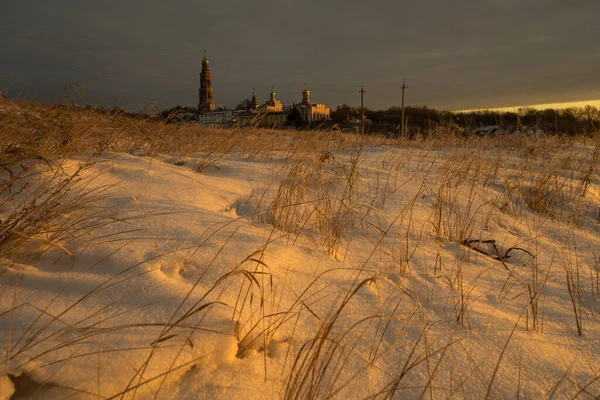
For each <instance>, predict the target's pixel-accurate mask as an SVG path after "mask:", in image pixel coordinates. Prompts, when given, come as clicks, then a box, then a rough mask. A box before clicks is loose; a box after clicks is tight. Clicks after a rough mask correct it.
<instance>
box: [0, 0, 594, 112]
mask: <svg viewBox="0 0 600 400" xmlns="http://www.w3.org/2000/svg"><path fill="white" fill-rule="evenodd" d="M403 3H407V2H401V1H397V0H394V1H371V2H367V1H364V0H360V1H355V0H344V1H341V0H330V1H323V0H320V1H317V0H303V1H297V0H295V1H294V0H280V1H274V0H273V1H271V0H264V1H257V2H249V1H245V0H244V1H242V0H215V1H213V2H209V1H168V2H167V1H156V0H148V1H144V2H141V1H123V0H121V1H96V2H91V1H81V0H76V1H75V0H72V1H68V0H62V1H54V2H46V1H43V2H42V1H31V0H30V1H27V0H20V1H13V2H7V1H4V2H2V3H1V4H0V89H4V90H5V91H7V92H8V93H9V94H11V95H16V93H18V92H19V91H21V90H22V91H23V93H24V95H25V96H26V97H31V96H33V95H34V94H36V95H37V96H38V98H39V99H40V100H42V101H51V100H53V99H55V98H56V97H57V96H58V93H59V92H60V89H61V88H62V87H63V86H64V84H65V83H67V82H76V83H79V84H81V85H83V86H85V87H86V92H85V94H84V95H83V100H85V101H89V102H99V101H102V102H103V103H104V104H106V105H115V104H119V105H122V106H126V107H128V108H132V109H135V108H140V107H142V106H143V105H145V104H147V103H148V102H156V103H158V105H159V106H160V107H167V106H171V105H175V104H182V105H194V104H195V103H196V102H197V89H196V88H197V86H198V73H199V69H200V60H201V59H202V56H203V49H205V48H206V49H207V50H208V55H209V59H210V61H211V68H212V71H213V87H214V90H215V95H214V97H215V101H216V102H217V103H218V104H223V105H228V106H234V105H235V104H236V103H237V102H238V101H239V100H241V99H242V98H245V97H248V96H249V95H250V94H251V91H252V88H253V87H256V88H257V91H258V94H259V97H260V100H261V101H264V100H266V99H267V97H268V92H269V90H270V87H271V85H274V86H275V88H276V91H277V93H278V97H279V98H280V99H281V100H283V101H284V103H286V104H291V103H292V102H293V101H299V100H300V91H301V90H302V87H303V83H304V82H308V87H309V88H310V89H311V91H312V95H313V98H314V99H315V100H317V101H320V102H325V103H327V104H328V105H330V106H332V107H335V105H337V104H341V103H350V104H357V103H358V102H359V100H358V99H359V97H358V90H359V88H360V85H364V86H365V89H366V90H367V95H366V100H367V103H368V105H369V106H371V107H373V108H382V107H387V106H389V105H392V104H397V103H398V102H399V100H398V99H399V93H400V91H399V89H398V85H399V83H400V82H401V81H402V77H403V76H406V78H407V81H408V83H409V85H410V89H409V92H408V93H407V94H408V96H409V97H408V98H409V103H411V104H427V105H429V106H432V107H439V108H450V109H456V108H475V107H494V106H505V105H514V104H532V103H544V102H561V101H572V100H585V99H592V98H600V74H599V73H598V72H599V71H600V48H599V47H600V45H599V44H598V42H597V38H598V37H599V36H600V22H599V21H600V19H599V18H598V15H600V2H597V1H595V0H588V1H583V0H579V1H569V2H566V1H564V0H560V1H558V0H525V1H524V0H521V1H515V0H504V1H487V0H477V1H476V0H470V1H461V2H449V1H447V0H430V1H419V2H410V3H411V4H403ZM101 77H106V78H104V79H99V78H101Z"/></svg>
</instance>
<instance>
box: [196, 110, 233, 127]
mask: <svg viewBox="0 0 600 400" xmlns="http://www.w3.org/2000/svg"><path fill="white" fill-rule="evenodd" d="M198 122H199V123H200V124H202V125H227V124H230V123H231V122H233V111H232V110H222V111H211V112H205V113H201V114H198Z"/></svg>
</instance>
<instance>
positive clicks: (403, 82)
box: [401, 79, 408, 137]
mask: <svg viewBox="0 0 600 400" xmlns="http://www.w3.org/2000/svg"><path fill="white" fill-rule="evenodd" d="M401 88H402V137H404V128H405V124H404V90H405V89H408V86H406V79H402V86H401Z"/></svg>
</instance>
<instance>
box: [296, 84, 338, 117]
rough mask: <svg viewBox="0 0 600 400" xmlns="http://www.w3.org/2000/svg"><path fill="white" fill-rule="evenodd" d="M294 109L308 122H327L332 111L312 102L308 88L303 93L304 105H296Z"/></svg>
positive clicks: (323, 105)
mask: <svg viewBox="0 0 600 400" xmlns="http://www.w3.org/2000/svg"><path fill="white" fill-rule="evenodd" d="M294 108H295V109H296V111H297V112H298V114H299V115H300V118H301V119H302V120H303V121H306V122H313V121H327V120H328V119H329V118H330V114H331V110H330V109H329V107H326V106H325V104H319V103H312V102H311V101H310V91H309V90H308V89H306V88H304V90H303V91H302V103H300V104H296V105H294Z"/></svg>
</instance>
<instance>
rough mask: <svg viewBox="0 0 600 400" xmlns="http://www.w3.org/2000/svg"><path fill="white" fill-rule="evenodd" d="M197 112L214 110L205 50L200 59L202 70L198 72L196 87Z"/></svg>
mask: <svg viewBox="0 0 600 400" xmlns="http://www.w3.org/2000/svg"><path fill="white" fill-rule="evenodd" d="M198 97H199V99H198V112H200V113H205V112H209V111H215V104H214V103H213V90H212V82H211V76H210V69H209V67H208V58H206V50H204V58H203V59H202V72H200V88H198Z"/></svg>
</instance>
